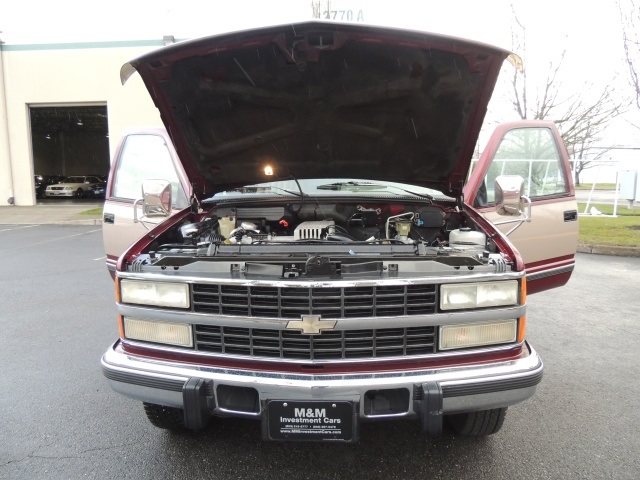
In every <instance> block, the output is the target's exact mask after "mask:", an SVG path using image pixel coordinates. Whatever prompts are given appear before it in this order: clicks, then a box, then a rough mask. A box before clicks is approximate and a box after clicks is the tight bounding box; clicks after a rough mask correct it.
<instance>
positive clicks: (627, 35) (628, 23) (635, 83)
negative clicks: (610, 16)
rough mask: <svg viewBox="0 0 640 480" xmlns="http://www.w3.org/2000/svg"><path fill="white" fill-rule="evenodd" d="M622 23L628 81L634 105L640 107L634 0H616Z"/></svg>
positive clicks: (639, 23) (638, 22)
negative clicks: (632, 92)
mask: <svg viewBox="0 0 640 480" xmlns="http://www.w3.org/2000/svg"><path fill="white" fill-rule="evenodd" d="M616 3H617V4H618V11H619V12H620V21H621V23H622V42H623V46H624V54H625V59H626V62H627V70H628V73H629V82H630V83H631V87H632V88H633V90H634V92H635V100H636V106H637V107H638V108H640V71H639V70H638V69H640V34H639V33H638V28H640V5H639V4H638V3H637V1H636V0H617V2H616Z"/></svg>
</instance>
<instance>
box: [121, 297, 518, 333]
mask: <svg viewBox="0 0 640 480" xmlns="http://www.w3.org/2000/svg"><path fill="white" fill-rule="evenodd" d="M116 311H117V313H119V314H121V315H124V316H127V317H135V318H140V319H143V320H158V321H165V322H175V323H190V324H203V325H212V326H225V327H230V326H233V327H241V328H273V329H276V330H283V329H285V328H286V325H287V323H288V322H289V320H295V319H292V318H275V317H241V316H238V317H236V316H231V315H218V314H210V313H195V312H191V311H188V310H180V309H168V308H156V307H146V306H134V305H127V304H123V303H117V304H116ZM525 312H526V305H517V306H513V307H495V308H492V307H490V308H486V309H476V310H453V311H450V312H446V313H445V312H443V313H429V314H426V315H403V316H400V317H354V318H336V319H333V318H332V319H331V320H337V323H336V328H335V330H356V329H370V328H394V327H406V328H409V327H432V326H440V325H457V324H459V323H482V322H491V321H494V320H511V319H514V318H520V317H522V316H523V315H525Z"/></svg>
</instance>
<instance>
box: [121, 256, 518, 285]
mask: <svg viewBox="0 0 640 480" xmlns="http://www.w3.org/2000/svg"><path fill="white" fill-rule="evenodd" d="M231 263H233V262H229V264H231ZM236 263H238V262H236ZM167 272H168V270H167ZM117 275H118V277H120V278H127V279H131V280H153V281H159V282H176V281H180V282H186V283H202V284H220V285H222V284H224V285H238V286H251V287H283V288H295V287H301V288H323V287H324V288H335V287H376V286H385V287H386V286H393V285H396V286H398V285H421V284H425V283H426V284H442V283H465V282H482V281H489V280H491V281H499V280H514V279H515V280H517V279H519V278H522V277H524V271H522V272H504V273H496V272H495V271H494V270H492V271H491V272H482V273H477V272H475V273H467V272H464V271H462V269H460V270H456V271H455V273H451V275H442V274H440V275H430V274H428V272H424V273H418V274H415V273H414V274H411V275H408V274H407V275H405V276H397V277H383V278H375V279H370V278H369V279H366V278H364V279H344V280H329V279H325V280H320V279H315V278H313V279H309V280H282V279H278V280H266V279H257V278H229V275H230V273H228V272H227V273H226V274H225V276H224V277H214V276H204V275H203V276H189V275H181V274H180V273H179V272H176V271H172V272H170V273H152V272H145V273H142V272H122V271H119V272H117ZM218 275H219V274H218Z"/></svg>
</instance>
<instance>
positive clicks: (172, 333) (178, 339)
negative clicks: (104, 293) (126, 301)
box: [124, 317, 193, 347]
mask: <svg viewBox="0 0 640 480" xmlns="http://www.w3.org/2000/svg"><path fill="white" fill-rule="evenodd" d="M124 336H125V338H128V339H131V340H143V341H145V342H154V343H166V344H169V345H178V346H181V347H192V346H193V337H192V336H191V325H187V324H184V323H170V322H155V321H151V320H140V319H138V318H129V317H125V318H124Z"/></svg>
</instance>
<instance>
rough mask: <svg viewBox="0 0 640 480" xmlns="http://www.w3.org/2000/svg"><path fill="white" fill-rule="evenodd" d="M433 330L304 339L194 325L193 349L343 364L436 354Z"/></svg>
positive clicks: (297, 334) (337, 333)
mask: <svg viewBox="0 0 640 480" xmlns="http://www.w3.org/2000/svg"><path fill="white" fill-rule="evenodd" d="M435 330H436V329H435V327H409V328H381V329H373V330H372V329H370V330H333V331H325V332H322V333H321V334H319V335H306V334H303V333H300V332H295V331H289V330H269V329H260V328H238V327H219V326H211V325H195V337H196V338H195V339H196V349H197V350H199V351H204V352H212V353H225V354H229V355H241V356H247V357H267V358H281V359H291V360H346V359H367V358H384V357H400V356H414V355H425V354H430V353H435V351H436V334H435Z"/></svg>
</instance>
